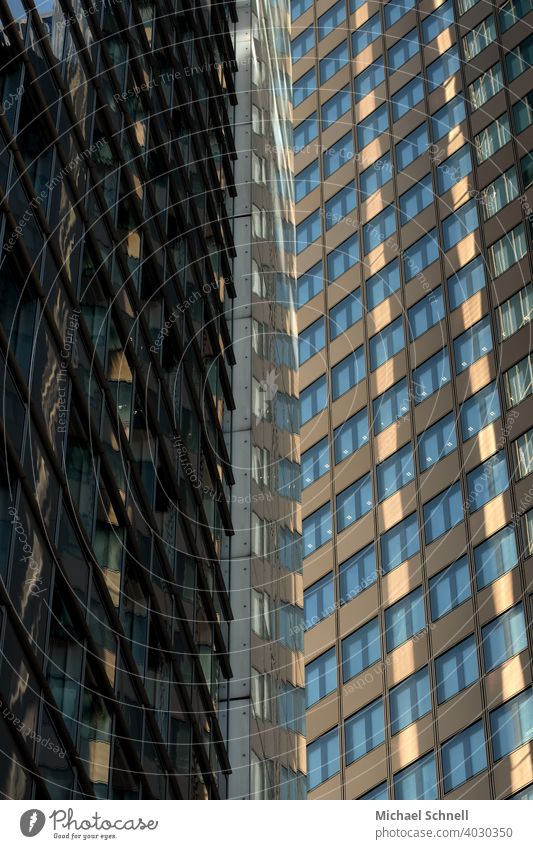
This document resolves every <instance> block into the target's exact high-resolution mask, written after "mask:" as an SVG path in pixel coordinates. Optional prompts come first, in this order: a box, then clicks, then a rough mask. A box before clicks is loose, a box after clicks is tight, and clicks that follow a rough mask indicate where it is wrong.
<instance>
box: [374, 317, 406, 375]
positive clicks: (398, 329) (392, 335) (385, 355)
mask: <svg viewBox="0 0 533 849" xmlns="http://www.w3.org/2000/svg"><path fill="white" fill-rule="evenodd" d="M404 346H405V337H404V332H403V318H402V316H399V317H398V318H397V319H396V320H395V321H392V322H391V323H390V324H388V325H387V326H386V327H384V328H383V330H381V331H380V332H379V333H376V335H375V336H372V338H371V339H370V341H369V351H370V371H375V370H376V369H377V368H379V366H381V365H383V363H385V362H386V361H387V360H389V359H390V358H391V357H394V356H395V355H396V354H397V353H398V352H399V351H401V350H402V348H403V347H404Z"/></svg>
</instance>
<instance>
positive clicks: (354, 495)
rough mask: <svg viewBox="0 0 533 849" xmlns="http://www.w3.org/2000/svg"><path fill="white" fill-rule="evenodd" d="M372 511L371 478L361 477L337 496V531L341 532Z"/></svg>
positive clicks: (367, 476) (368, 476)
mask: <svg viewBox="0 0 533 849" xmlns="http://www.w3.org/2000/svg"><path fill="white" fill-rule="evenodd" d="M371 509H372V478H371V476H370V474H368V475H363V477H362V478H359V480H357V481H356V482H355V483H353V484H352V485H351V486H349V487H348V488H347V489H345V490H343V492H340V493H339V494H338V495H337V530H338V531H343V530H344V529H345V528H347V527H348V526H349V525H353V523H354V522H356V521H357V519H360V518H361V516H364V515H365V513H368V511H369V510H371Z"/></svg>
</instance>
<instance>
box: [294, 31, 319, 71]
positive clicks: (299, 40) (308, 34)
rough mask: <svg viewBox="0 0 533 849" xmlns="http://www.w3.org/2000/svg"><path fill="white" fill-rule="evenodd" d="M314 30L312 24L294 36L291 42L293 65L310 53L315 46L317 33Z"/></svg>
mask: <svg viewBox="0 0 533 849" xmlns="http://www.w3.org/2000/svg"><path fill="white" fill-rule="evenodd" d="M313 30H314V28H313V27H312V26H311V27H307V29H304V31H303V32H301V33H300V35H297V36H296V38H293V40H292V42H291V57H292V63H293V65H294V63H295V62H297V61H298V59H301V58H302V56H305V55H306V53H309V51H310V50H312V49H313V47H314V46H315V33H314V31H313Z"/></svg>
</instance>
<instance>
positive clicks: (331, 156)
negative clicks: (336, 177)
mask: <svg viewBox="0 0 533 849" xmlns="http://www.w3.org/2000/svg"><path fill="white" fill-rule="evenodd" d="M353 153H354V151H353V136H352V131H351V130H350V132H349V133H346V135H344V136H343V137H342V138H341V139H339V140H338V141H336V142H335V143H334V144H332V145H330V147H328V149H327V150H325V151H324V153H323V154H322V166H323V168H324V177H330V176H331V175H332V174H333V173H334V171H337V170H338V169H339V168H342V166H343V165H346V163H347V162H349V161H350V160H351V159H353Z"/></svg>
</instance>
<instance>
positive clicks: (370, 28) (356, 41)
mask: <svg viewBox="0 0 533 849" xmlns="http://www.w3.org/2000/svg"><path fill="white" fill-rule="evenodd" d="M380 35H381V18H380V15H379V12H378V13H377V15H373V16H372V17H371V18H369V19H368V20H367V21H365V22H364V24H362V26H360V27H359V29H356V30H355V32H353V33H352V55H353V56H358V55H359V53H361V51H363V50H364V49H365V47H368V45H369V44H372V42H373V41H375V40H376V38H378V37H379V36H380Z"/></svg>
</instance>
